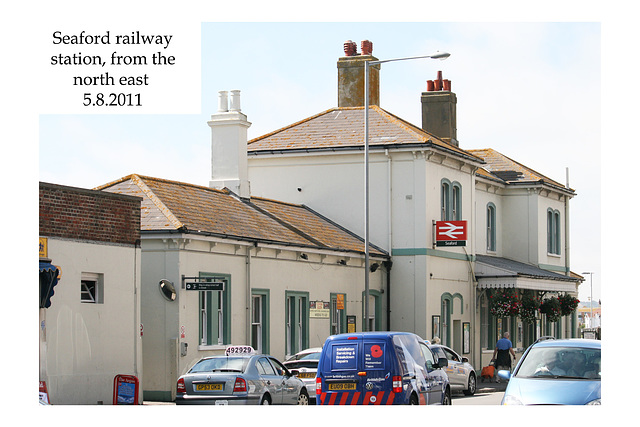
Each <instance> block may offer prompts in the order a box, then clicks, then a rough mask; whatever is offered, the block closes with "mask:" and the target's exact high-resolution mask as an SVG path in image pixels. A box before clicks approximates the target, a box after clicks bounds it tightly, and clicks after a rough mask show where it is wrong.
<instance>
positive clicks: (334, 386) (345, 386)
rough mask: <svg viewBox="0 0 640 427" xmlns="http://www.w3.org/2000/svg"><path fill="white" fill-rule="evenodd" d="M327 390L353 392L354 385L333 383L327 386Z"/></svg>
mask: <svg viewBox="0 0 640 427" xmlns="http://www.w3.org/2000/svg"><path fill="white" fill-rule="evenodd" d="M328 386H329V390H355V389H356V383H334V384H328Z"/></svg>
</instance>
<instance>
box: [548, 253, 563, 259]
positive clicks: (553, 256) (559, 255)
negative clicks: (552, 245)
mask: <svg viewBox="0 0 640 427" xmlns="http://www.w3.org/2000/svg"><path fill="white" fill-rule="evenodd" d="M547 256H550V257H551V258H558V259H559V258H562V255H561V254H552V253H549V252H547Z"/></svg>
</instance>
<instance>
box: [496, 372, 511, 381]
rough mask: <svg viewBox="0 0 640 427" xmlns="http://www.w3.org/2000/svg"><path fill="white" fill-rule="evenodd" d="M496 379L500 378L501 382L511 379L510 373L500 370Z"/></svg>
mask: <svg viewBox="0 0 640 427" xmlns="http://www.w3.org/2000/svg"><path fill="white" fill-rule="evenodd" d="M498 378H502V379H503V380H508V379H509V378H511V371H507V370H501V371H498Z"/></svg>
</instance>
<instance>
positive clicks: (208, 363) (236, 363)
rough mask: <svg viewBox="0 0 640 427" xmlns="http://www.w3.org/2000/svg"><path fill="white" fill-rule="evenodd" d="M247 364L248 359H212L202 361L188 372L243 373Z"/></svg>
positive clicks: (222, 357)
mask: <svg viewBox="0 0 640 427" xmlns="http://www.w3.org/2000/svg"><path fill="white" fill-rule="evenodd" d="M248 362H249V358H248V357H225V356H221V357H213V358H210V359H202V360H200V361H199V362H198V363H196V364H195V365H193V367H192V368H191V369H190V370H189V372H191V373H194V372H215V371H221V372H224V371H231V372H244V371H245V369H246V368H247V364H248Z"/></svg>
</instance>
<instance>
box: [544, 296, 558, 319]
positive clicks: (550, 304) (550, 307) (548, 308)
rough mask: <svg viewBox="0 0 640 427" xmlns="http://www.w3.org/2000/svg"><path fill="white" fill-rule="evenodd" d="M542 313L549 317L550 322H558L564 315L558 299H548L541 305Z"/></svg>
mask: <svg viewBox="0 0 640 427" xmlns="http://www.w3.org/2000/svg"><path fill="white" fill-rule="evenodd" d="M540 313H542V314H546V315H547V320H548V321H549V322H557V321H558V320H560V317H561V316H562V313H561V311H560V301H558V298H556V297H551V298H547V299H545V300H544V301H542V303H541V304H540Z"/></svg>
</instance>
